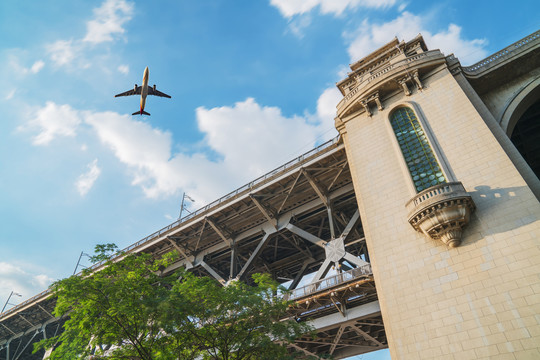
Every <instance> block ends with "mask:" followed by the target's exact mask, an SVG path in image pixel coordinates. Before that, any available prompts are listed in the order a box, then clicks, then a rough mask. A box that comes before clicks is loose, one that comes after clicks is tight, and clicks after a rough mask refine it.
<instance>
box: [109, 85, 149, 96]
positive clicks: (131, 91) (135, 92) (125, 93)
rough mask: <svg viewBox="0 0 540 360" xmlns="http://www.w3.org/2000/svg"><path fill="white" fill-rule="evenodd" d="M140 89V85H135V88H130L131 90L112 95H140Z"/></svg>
mask: <svg viewBox="0 0 540 360" xmlns="http://www.w3.org/2000/svg"><path fill="white" fill-rule="evenodd" d="M141 89H142V87H141V86H137V89H131V90H128V91H126V92H123V93H120V94H116V95H114V97H119V96H130V95H141Z"/></svg>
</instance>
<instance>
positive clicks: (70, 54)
mask: <svg viewBox="0 0 540 360" xmlns="http://www.w3.org/2000/svg"><path fill="white" fill-rule="evenodd" d="M46 48H47V52H48V53H49V54H50V56H51V60H52V61H54V62H55V63H56V65H59V66H61V65H67V64H69V63H71V62H72V61H73V60H74V59H75V58H76V57H77V56H79V52H80V50H81V47H80V45H78V43H77V42H74V41H73V40H58V41H56V42H54V43H52V44H50V45H47V46H46Z"/></svg>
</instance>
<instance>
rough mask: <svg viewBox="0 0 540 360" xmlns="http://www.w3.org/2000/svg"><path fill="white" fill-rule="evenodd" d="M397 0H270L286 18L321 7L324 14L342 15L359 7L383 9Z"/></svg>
mask: <svg viewBox="0 0 540 360" xmlns="http://www.w3.org/2000/svg"><path fill="white" fill-rule="evenodd" d="M395 2H396V0H270V4H271V5H273V6H275V7H277V8H278V9H279V11H280V12H281V14H282V15H283V16H284V17H287V18H290V17H292V16H294V15H299V14H305V13H308V12H310V11H311V10H313V9H314V8H315V7H319V10H320V12H321V13H322V14H334V15H341V14H342V13H343V12H344V11H345V10H346V9H350V10H354V9H356V8H358V7H366V8H381V7H388V6H392V5H394V3H395Z"/></svg>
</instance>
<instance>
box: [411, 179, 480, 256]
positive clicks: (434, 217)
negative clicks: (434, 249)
mask: <svg viewBox="0 0 540 360" xmlns="http://www.w3.org/2000/svg"><path fill="white" fill-rule="evenodd" d="M406 207H407V210H408V212H409V216H408V220H409V223H410V224H411V226H412V227H413V228H414V229H415V230H416V231H418V232H421V233H423V234H425V235H426V236H428V237H430V238H432V239H434V240H440V241H442V242H443V243H444V244H446V246H448V247H449V248H454V247H457V246H459V245H460V244H461V236H462V232H463V228H464V227H465V226H466V225H467V224H468V223H469V221H470V216H471V214H472V213H473V212H474V210H475V209H476V206H475V204H474V201H473V200H472V197H471V195H469V193H467V191H465V188H464V187H463V184H462V183H461V182H450V183H444V184H439V185H435V186H432V187H430V188H428V189H426V190H424V191H422V192H420V193H418V194H417V195H416V196H415V197H413V198H412V199H411V200H409V201H408V202H407V204H406Z"/></svg>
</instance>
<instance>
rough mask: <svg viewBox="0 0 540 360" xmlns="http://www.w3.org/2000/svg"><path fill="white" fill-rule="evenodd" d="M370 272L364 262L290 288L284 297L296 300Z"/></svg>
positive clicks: (369, 266) (369, 267) (368, 266)
mask: <svg viewBox="0 0 540 360" xmlns="http://www.w3.org/2000/svg"><path fill="white" fill-rule="evenodd" d="M372 274H373V272H372V271H371V265H370V264H366V265H364V266H360V267H357V268H354V269H351V270H349V271H345V272H342V273H339V274H336V275H334V276H330V277H327V278H325V279H322V280H319V281H317V282H314V283H311V284H308V285H306V286H302V287H300V288H297V289H294V290H291V291H290V292H289V293H287V294H286V295H285V297H286V298H287V300H296V299H299V298H303V297H306V296H310V295H313V294H315V293H318V292H320V291H323V290H326V289H330V288H333V287H336V286H338V285H341V284H344V283H347V282H350V281H353V280H355V279H357V278H359V277H360V276H364V275H372Z"/></svg>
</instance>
